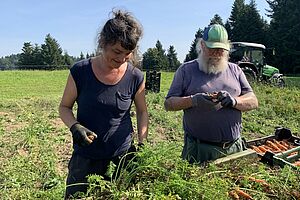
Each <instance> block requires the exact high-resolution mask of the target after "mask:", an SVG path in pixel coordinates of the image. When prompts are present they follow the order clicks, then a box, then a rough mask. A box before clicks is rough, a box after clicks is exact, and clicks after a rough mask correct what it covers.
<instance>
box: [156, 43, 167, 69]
mask: <svg viewBox="0 0 300 200" xmlns="http://www.w3.org/2000/svg"><path fill="white" fill-rule="evenodd" d="M155 47H156V49H157V51H158V63H157V69H158V70H167V68H168V57H167V56H166V54H165V50H164V49H163V46H162V44H161V42H160V41H159V40H157V42H156V44H155Z"/></svg>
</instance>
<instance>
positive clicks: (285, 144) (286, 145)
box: [279, 140, 290, 149]
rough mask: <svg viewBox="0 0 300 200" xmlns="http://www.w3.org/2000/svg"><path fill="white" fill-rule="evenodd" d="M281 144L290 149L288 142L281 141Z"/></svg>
mask: <svg viewBox="0 0 300 200" xmlns="http://www.w3.org/2000/svg"><path fill="white" fill-rule="evenodd" d="M279 143H281V144H282V145H283V146H285V147H286V148H288V149H289V148H290V145H289V144H288V143H287V142H285V141H283V140H282V141H280V142H279Z"/></svg>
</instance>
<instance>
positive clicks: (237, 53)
mask: <svg viewBox="0 0 300 200" xmlns="http://www.w3.org/2000/svg"><path fill="white" fill-rule="evenodd" d="M265 51H266V47H265V46H264V45H262V44H257V43H249V42H232V43H231V49H230V59H229V61H230V62H234V63H236V64H238V65H239V66H240V67H241V68H242V70H243V71H244V73H245V75H246V78H247V80H248V81H249V82H253V81H260V82H265V83H268V84H272V85H274V86H278V87H284V86H285V81H284V79H283V74H281V73H279V70H278V69H277V68H276V67H273V66H270V65H267V64H266V62H265V57H264V54H265ZM274 54H275V53H274V51H273V55H274Z"/></svg>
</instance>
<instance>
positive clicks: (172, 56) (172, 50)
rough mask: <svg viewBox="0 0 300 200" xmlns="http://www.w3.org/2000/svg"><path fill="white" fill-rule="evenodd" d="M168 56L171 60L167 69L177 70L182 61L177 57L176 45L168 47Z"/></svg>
mask: <svg viewBox="0 0 300 200" xmlns="http://www.w3.org/2000/svg"><path fill="white" fill-rule="evenodd" d="M167 58H168V61H169V65H168V69H167V70H171V71H176V70H177V68H178V67H179V65H180V62H179V60H178V59H177V53H176V51H175V48H174V46H172V45H171V46H170V47H169V49H168V53H167Z"/></svg>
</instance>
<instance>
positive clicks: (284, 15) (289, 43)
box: [267, 0, 300, 73]
mask: <svg viewBox="0 0 300 200" xmlns="http://www.w3.org/2000/svg"><path fill="white" fill-rule="evenodd" d="M267 2H268V4H269V6H270V10H269V17H270V18H271V21H270V29H269V34H268V35H269V36H270V38H271V41H269V45H270V46H272V47H275V49H276V56H275V58H274V60H273V61H274V64H276V67H278V68H279V69H280V70H281V71H282V72H285V73H299V72H300V37H299V33H300V21H299V13H300V1H299V0H284V1H283V0H267Z"/></svg>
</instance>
